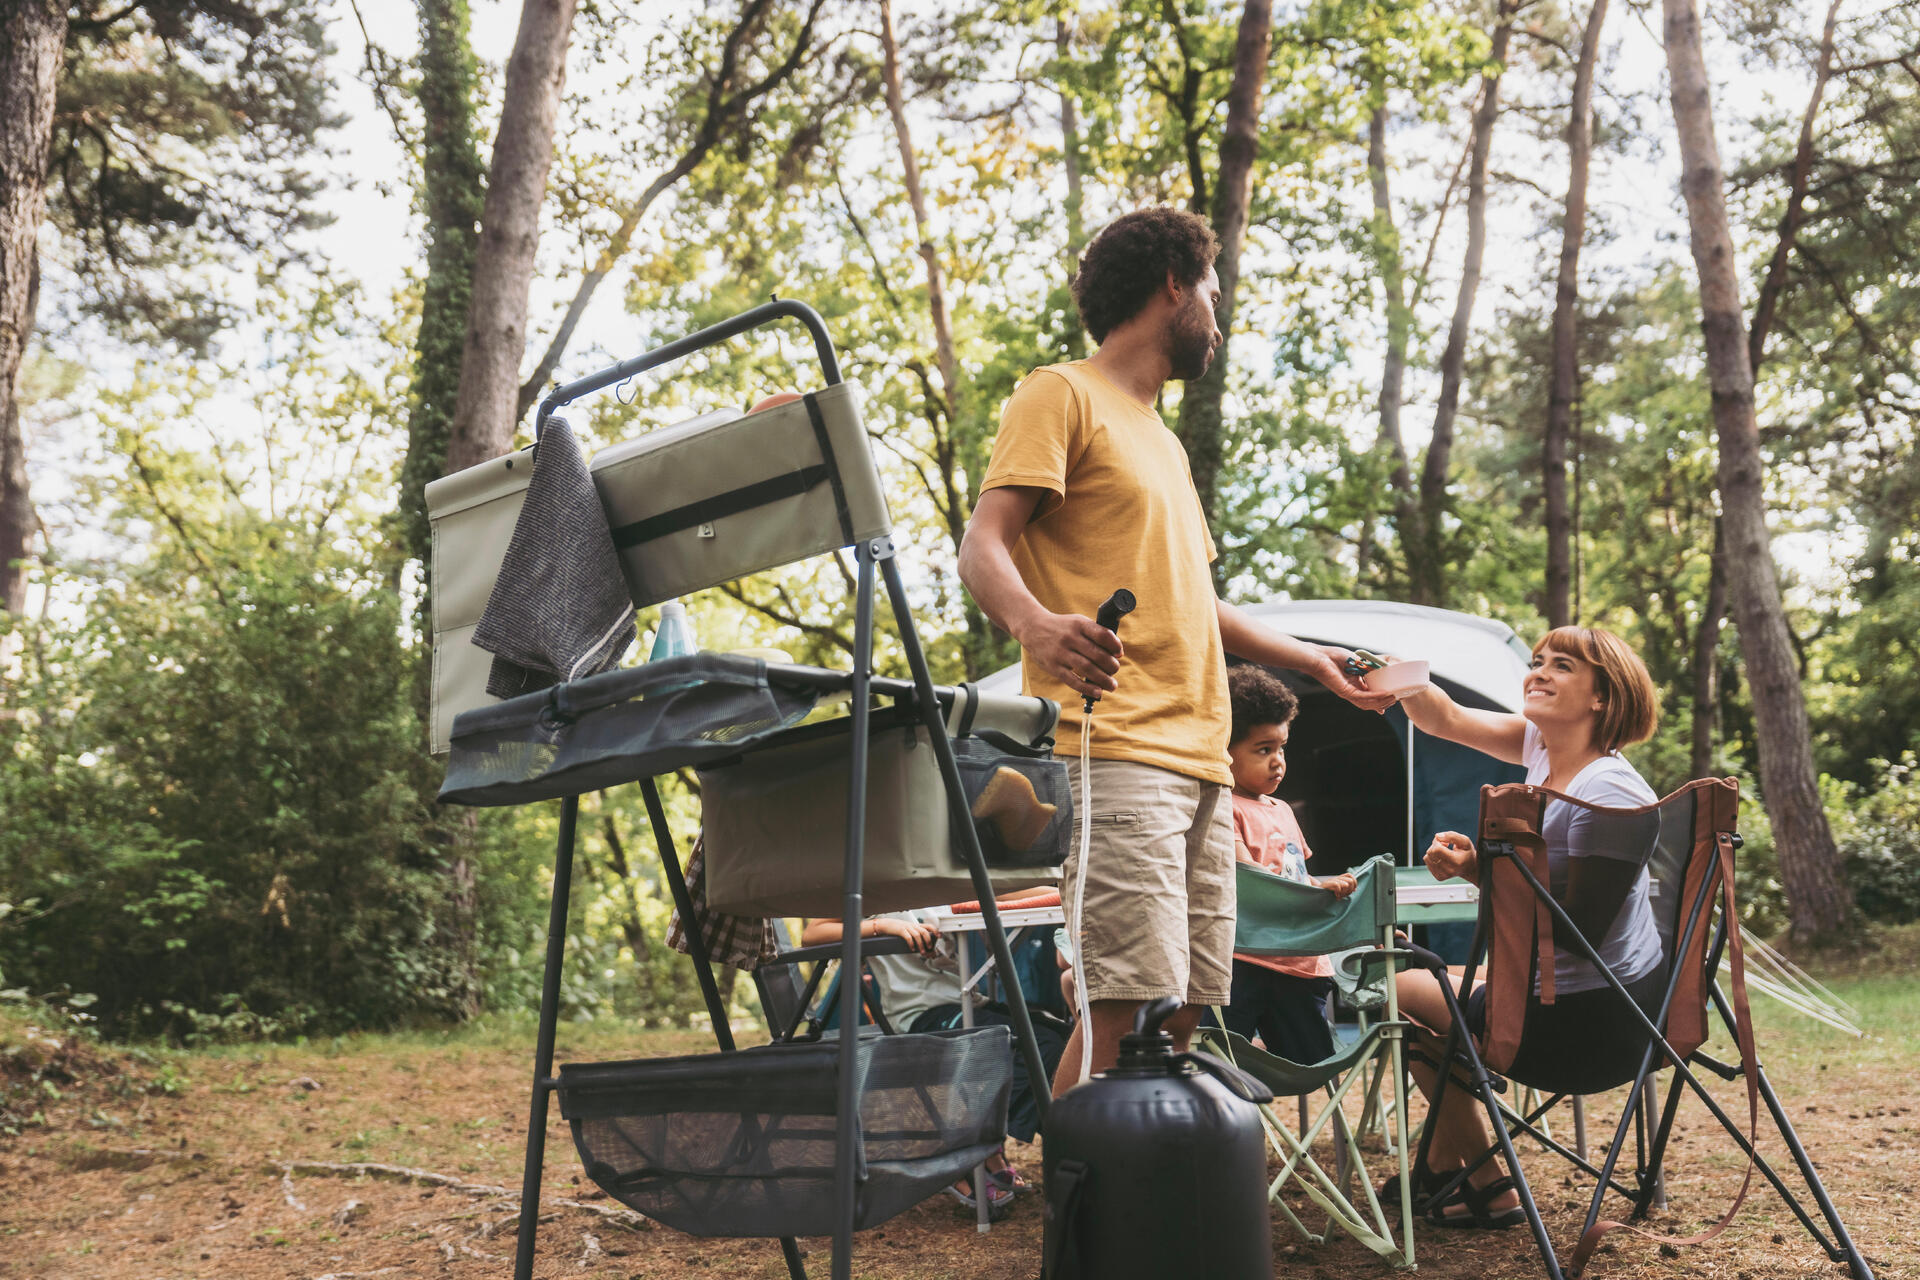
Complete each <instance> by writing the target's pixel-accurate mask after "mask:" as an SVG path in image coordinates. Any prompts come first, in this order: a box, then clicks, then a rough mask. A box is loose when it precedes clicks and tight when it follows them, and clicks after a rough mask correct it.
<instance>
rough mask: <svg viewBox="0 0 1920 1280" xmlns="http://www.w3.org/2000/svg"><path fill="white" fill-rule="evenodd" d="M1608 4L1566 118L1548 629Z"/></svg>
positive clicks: (1564, 598)
mask: <svg viewBox="0 0 1920 1280" xmlns="http://www.w3.org/2000/svg"><path fill="white" fill-rule="evenodd" d="M1606 20H1607V0H1593V8H1592V9H1591V10H1590V11H1588V13H1587V25H1586V29H1585V30H1584V31H1583V32H1582V33H1581V36H1580V59H1579V61H1578V62H1577V63H1576V64H1575V66H1574V72H1573V105H1572V107H1571V108H1570V109H1569V111H1568V118H1567V207H1566V218H1565V220H1564V224H1563V226H1562V230H1561V238H1560V280H1559V283H1558V285H1557V286H1556V288H1555V292H1554V300H1553V385H1552V388H1551V389H1550V390H1549V391H1548V393H1547V434H1546V438H1545V440H1544V441H1543V442H1542V443H1541V448H1540V461H1541V467H1542V471H1543V475H1542V476H1541V492H1542V495H1543V496H1544V498H1545V499H1546V508H1547V511H1546V516H1547V596H1546V610H1545V612H1546V615H1547V625H1548V626H1549V627H1564V626H1567V625H1568V624H1570V623H1571V622H1572V621H1573V606H1572V602H1571V596H1572V586H1573V521H1572V519H1571V518H1570V515H1569V513H1568V509H1567V437H1568V435H1569V434H1571V432H1572V430H1573V401H1574V397H1575V396H1576V395H1578V394H1579V390H1580V245H1581V242H1582V241H1583V240H1584V239H1585V238H1586V232H1587V166H1588V161H1589V159H1590V158H1591V156H1592V153H1593V65H1594V62H1595V60H1596V58H1597V57H1598V55H1599V53H1600V28H1601V26H1602V25H1603V24H1604V23H1605V22H1606Z"/></svg>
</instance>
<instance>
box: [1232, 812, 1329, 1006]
mask: <svg viewBox="0 0 1920 1280" xmlns="http://www.w3.org/2000/svg"><path fill="white" fill-rule="evenodd" d="M1233 840H1234V843H1235V844H1236V845H1240V846H1245V848H1246V850H1247V852H1248V853H1249V854H1251V855H1252V857H1253V860H1254V862H1255V863H1257V864H1258V865H1259V866H1260V867H1261V869H1263V870H1266V871H1271V872H1273V873H1274V874H1275V875H1279V876H1285V877H1286V878H1287V879H1289V880H1297V881H1299V882H1300V883H1302V884H1312V883H1313V878H1312V877H1311V876H1309V875H1308V874H1307V859H1308V858H1310V857H1312V856H1313V852H1312V850H1310V849H1308V848H1307V837H1306V836H1305V835H1303V834H1302V833H1301V831H1300V823H1299V821H1298V820H1297V819H1296V818H1295V817H1294V816H1293V807H1292V806H1291V805H1288V804H1286V803H1284V802H1282V801H1279V800H1275V799H1274V798H1273V797H1272V796H1243V795H1241V794H1240V793H1239V792H1237V791H1236V792H1234V793H1233ZM1238 852H1239V850H1238V849H1236V850H1235V853H1236V855H1237V854H1238ZM1234 959H1236V960H1245V961H1246V962H1247V963H1248V964H1257V965H1260V966H1262V967H1264V968H1268V969H1272V970H1274V971H1275V972H1276V973H1288V974H1292V975H1293V976H1294V977H1297V978H1330V977H1332V976H1333V965H1332V964H1330V963H1329V962H1328V960H1327V958H1326V957H1325V956H1249V955H1242V954H1240V953H1239V952H1235V953H1234Z"/></svg>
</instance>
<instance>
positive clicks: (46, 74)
mask: <svg viewBox="0 0 1920 1280" xmlns="http://www.w3.org/2000/svg"><path fill="white" fill-rule="evenodd" d="M66 42H67V7H66V5H65V4H62V3H58V2H57V0H0V610H4V611H5V612H7V613H16V614H17V613H19V612H20V611H21V610H22V609H23V608H24V607H25V606H26V596H27V574H26V560H27V544H28V542H29V541H30V540H31V538H32V537H33V531H34V529H35V528H36V527H37V525H38V523H39V522H38V520H37V518H36V517H35V515H34V510H33V497H32V495H31V494H30V493H29V492H28V490H27V449H26V436H25V434H24V433H23V432H22V430H21V427H20V366H21V363H22V362H23V360H24V359H25V356H26V349H27V336H28V335H29V334H30V333H31V332H32V331H33V313H34V308H35V304H36V302H37V301H38V296H39V292H40V289H39V285H40V251H39V245H38V236H39V233H40V219H41V217H42V216H43V215H44V214H45V212H46V197H47V153H48V149H49V148H50V146H51V145H52V140H53V104H54V87H55V85H56V83H57V82H58V79H59V75H60V59H61V54H62V52H63V50H64V49H65V47H66Z"/></svg>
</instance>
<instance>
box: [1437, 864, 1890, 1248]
mask: <svg viewBox="0 0 1920 1280" xmlns="http://www.w3.org/2000/svg"><path fill="white" fill-rule="evenodd" d="M1483 850H1484V851H1486V852H1489V853H1491V854H1493V855H1494V856H1505V857H1508V858H1510V859H1511V860H1512V862H1513V865H1514V866H1515V867H1517V868H1519V871H1520V874H1521V875H1522V876H1524V877H1525V878H1526V880H1527V883H1528V885H1529V886H1530V887H1531V889H1532V890H1533V892H1534V894H1535V895H1536V896H1537V897H1538V899H1539V900H1540V901H1541V902H1544V903H1545V904H1546V906H1547V909H1548V910H1549V911H1550V912H1551V913H1552V914H1553V916H1554V919H1555V921H1556V923H1557V924H1558V926H1559V928H1557V929H1556V930H1555V932H1556V934H1562V933H1564V935H1565V936H1570V937H1572V938H1573V939H1574V941H1575V944H1576V946H1577V948H1578V949H1579V950H1580V951H1581V952H1582V953H1583V954H1584V956H1585V958H1586V959H1587V961H1588V962H1589V963H1590V964H1592V965H1593V966H1594V968H1595V969H1597V970H1598V971H1599V972H1600V975H1601V976H1602V977H1603V978H1605V979H1606V981H1607V984H1608V985H1609V986H1611V987H1612V988H1613V990H1614V993H1615V994H1616V995H1617V996H1619V998H1620V999H1622V1000H1624V1001H1625V1002H1626V1004H1627V1007H1628V1008H1630V1009H1632V1010H1633V1011H1634V1014H1635V1016H1636V1017H1637V1018H1638V1019H1639V1021H1640V1023H1641V1025H1642V1027H1643V1028H1644V1029H1645V1030H1646V1031H1647V1033H1648V1036H1649V1038H1650V1043H1649V1044H1648V1046H1647V1051H1646V1055H1645V1058H1644V1059H1643V1064H1642V1070H1641V1072H1640V1074H1639V1076H1638V1077H1637V1078H1636V1081H1635V1087H1634V1096H1633V1098H1632V1099H1630V1100H1629V1104H1628V1107H1627V1110H1626V1112H1625V1113H1623V1115H1622V1116H1621V1126H1620V1132H1619V1133H1618V1134H1616V1136H1615V1141H1614V1152H1617V1151H1618V1149H1619V1147H1620V1145H1621V1141H1622V1139H1623V1138H1624V1136H1625V1126H1626V1124H1627V1122H1628V1120H1629V1119H1630V1118H1631V1116H1632V1115H1633V1113H1634V1112H1635V1110H1636V1109H1637V1107H1636V1102H1637V1100H1638V1098H1639V1096H1640V1094H1641V1092H1642V1086H1643V1085H1644V1083H1645V1080H1646V1077H1647V1076H1648V1075H1649V1074H1650V1073H1651V1071H1652V1064H1653V1063H1654V1062H1655V1061H1657V1060H1659V1058H1658V1057H1656V1055H1659V1057H1664V1059H1665V1060H1666V1061H1667V1062H1669V1063H1671V1064H1672V1065H1673V1070H1674V1075H1675V1078H1676V1081H1675V1088H1676V1089H1677V1088H1678V1086H1679V1084H1680V1083H1682V1082H1684V1083H1685V1084H1686V1085H1687V1087H1689V1088H1690V1089H1692V1090H1693V1092H1694V1094H1695V1095H1696V1096H1697V1097H1698V1098H1699V1099H1700V1101H1701V1102H1702V1104H1704V1105H1705V1106H1706V1108H1707V1110H1708V1111H1709V1112H1711V1113H1712V1115H1713V1117H1714V1119H1715V1120H1717V1121H1718V1122H1719V1123H1720V1126H1721V1128H1723V1129H1724V1130H1726V1132H1727V1133H1728V1135H1729V1136H1731V1137H1732V1138H1733V1140H1734V1142H1735V1144H1736V1145H1737V1146H1739V1148H1740V1150H1741V1152H1742V1154H1744V1155H1746V1156H1747V1157H1748V1158H1749V1159H1751V1160H1752V1161H1753V1163H1754V1166H1755V1167H1756V1168H1757V1169H1759V1171H1760V1172H1761V1173H1762V1174H1763V1175H1764V1176H1765V1177H1766V1179H1767V1181H1768V1182H1770V1183H1771V1184H1772V1185H1773V1188H1774V1190H1775V1191H1776V1192H1778V1193H1779V1195H1780V1198H1781V1199H1782V1200H1784V1201H1785V1202H1786V1204H1787V1208H1788V1209H1789V1210H1790V1211H1791V1212H1792V1213H1793V1215H1794V1216H1795V1217H1796V1218H1798V1219H1799V1220H1800V1224H1801V1225H1802V1226H1804V1227H1805V1228H1806V1229H1807V1231H1808V1233H1809V1234H1810V1235H1812V1236H1813V1238H1814V1241H1815V1242H1816V1243H1818V1244H1819V1245H1820V1246H1821V1247H1822V1249H1823V1250H1824V1251H1825V1252H1826V1253H1827V1256H1828V1257H1829V1258H1831V1259H1832V1260H1833V1261H1835V1262H1845V1263H1846V1264H1847V1267H1848V1269H1849V1270H1850V1271H1851V1272H1852V1273H1853V1276H1854V1278H1855V1280H1873V1272H1872V1269H1871V1268H1869V1267H1868V1265H1867V1262H1866V1259H1865V1258H1864V1257H1862V1256H1861V1254H1860V1251H1859V1250H1858V1249H1857V1248H1855V1247H1854V1244H1853V1240H1852V1237H1851V1236H1850V1235H1849V1233H1848V1232H1847V1229H1846V1226H1845V1225H1844V1224H1843V1223H1842V1222H1841V1221H1840V1216H1839V1213H1838V1212H1837V1211H1836V1210H1835V1209H1834V1208H1833V1204H1832V1200H1831V1199H1830V1197H1828V1195H1827V1192H1826V1188H1825V1186H1824V1185H1823V1184H1822V1183H1821V1182H1820V1178H1819V1175H1818V1174H1817V1173H1816V1172H1815V1171H1814V1168H1813V1164H1812V1161H1810V1160H1809V1159H1808V1158H1807V1154H1806V1151H1805V1149H1804V1148H1803V1147H1802V1146H1801V1145H1800V1140H1799V1136H1798V1135H1797V1134H1795V1133H1794V1132H1793V1125H1792V1122H1791V1121H1789V1120H1788V1119H1787V1116H1786V1113H1785V1111H1784V1110H1783V1109H1782V1108H1781V1106H1780V1102H1779V1098H1778V1097H1777V1095H1775V1093H1774V1090H1773V1085H1772V1083H1771V1081H1769V1080H1768V1079H1767V1074H1766V1070H1765V1069H1764V1068H1763V1067H1761V1066H1760V1064H1759V1063H1758V1061H1756V1062H1755V1063H1754V1064H1753V1068H1754V1076H1755V1080H1756V1084H1757V1089H1756V1092H1757V1093H1758V1094H1759V1096H1760V1097H1761V1098H1762V1099H1763V1100H1764V1101H1765V1102H1766V1104H1767V1110H1768V1113H1769V1114H1770V1115H1771V1116H1772V1117H1773V1120H1774V1124H1775V1126H1776V1128H1777V1129H1778V1130H1779V1132H1780V1135H1781V1137H1782V1138H1783V1139H1784V1140H1785V1141H1786V1143H1787V1147H1788V1149H1789V1150H1790V1151H1791V1152H1792V1153H1793V1156H1794V1161H1795V1163H1796V1165H1797V1166H1798V1168H1799V1172H1800V1174H1801V1177H1802V1178H1803V1179H1804V1180H1805V1182H1806V1185H1807V1189H1808V1191H1809V1192H1810V1193H1811V1194H1812V1195H1813V1197H1814V1200H1815V1202H1816V1203H1817V1204H1818V1205H1819V1206H1820V1209H1821V1211H1822V1214H1823V1215H1824V1216H1825V1217H1826V1219H1827V1221H1828V1224H1829V1225H1830V1226H1831V1227H1832V1228H1833V1230H1834V1234H1835V1236H1836V1238H1837V1240H1838V1241H1839V1243H1838V1244H1837V1245H1836V1244H1834V1243H1830V1242H1829V1241H1828V1240H1827V1238H1826V1237H1825V1235H1823V1234H1822V1233H1821V1232H1820V1230H1819V1229H1818V1228H1817V1227H1816V1226H1815V1224H1814V1222H1813V1220H1812V1218H1811V1217H1809V1216H1808V1214H1807V1212H1806V1210H1805V1208H1804V1207H1802V1206H1801V1204H1800V1202H1799V1201H1798V1200H1797V1199H1796V1198H1795V1197H1794V1195H1793V1193H1792V1192H1791V1191H1790V1190H1789V1189H1788V1188H1787V1186H1786V1184H1785V1183H1784V1182H1783V1181H1782V1180H1781V1178H1780V1176H1779V1174H1778V1173H1776V1172H1775V1171H1774V1169H1773V1166H1772V1165H1770V1164H1769V1163H1768V1162H1767V1161H1766V1160H1765V1159H1764V1158H1763V1157H1762V1156H1761V1155H1760V1153H1759V1152H1758V1151H1756V1150H1755V1149H1754V1146H1753V1143H1752V1142H1751V1141H1750V1140H1749V1139H1748V1137H1747V1135H1746V1134H1744V1133H1742V1132H1741V1131H1740V1128H1739V1125H1738V1124H1737V1123H1736V1122H1735V1121H1734V1119H1733V1118H1732V1117H1731V1116H1730V1115H1728V1114H1727V1112H1726V1110H1725V1108H1723V1107H1721V1106H1720V1104H1719V1103H1718V1102H1716V1101H1715V1100H1714V1098H1713V1096H1712V1095H1711V1094H1710V1093H1708V1092H1707V1090H1706V1087H1705V1086H1704V1085H1702V1084H1701V1083H1700V1080H1699V1078H1698V1077H1697V1076H1695V1075H1694V1073H1693V1071H1692V1070H1691V1069H1690V1068H1689V1067H1688V1065H1687V1064H1686V1063H1685V1062H1682V1061H1680V1060H1679V1055H1678V1054H1676V1053H1675V1052H1674V1051H1673V1046H1672V1045H1670V1044H1668V1043H1667V1040H1666V1037H1665V1036H1664V1035H1662V1034H1661V1032H1660V1028H1659V1026H1657V1025H1656V1024H1655V1021H1654V1019H1652V1018H1649V1017H1648V1016H1647V1013H1646V1011H1645V1010H1644V1009H1641V1008H1640V1006H1639V1005H1638V1004H1636V1003H1635V1002H1634V1001H1633V999H1632V997H1631V996H1629V995H1628V993H1627V989H1626V987H1625V986H1624V985H1623V984H1622V983H1621V982H1620V980H1619V978H1618V977H1616V976H1615V975H1614V973H1613V971H1612V970H1611V969H1609V968H1608V967H1607V965H1606V963H1605V962H1604V961H1603V960H1601V958H1600V956H1599V953H1598V952H1597V951H1595V949H1594V947H1593V945H1592V944H1591V943H1590V942H1588V941H1587V939H1586V937H1585V936H1584V935H1582V934H1581V933H1580V931H1579V929H1578V928H1576V927H1575V926H1574V924H1573V921H1572V920H1571V919H1569V918H1568V916H1567V913H1566V911H1565V909H1564V908H1562V907H1561V905H1560V904H1559V903H1558V902H1556V901H1555V900H1554V898H1553V896H1552V894H1550V893H1548V892H1547V889H1546V887H1545V886H1544V885H1542V884H1541V883H1540V881H1539V879H1538V878H1537V877H1536V876H1535V875H1534V874H1533V871H1532V869H1531V868H1530V867H1528V866H1527V864H1526V863H1525V861H1523V860H1522V859H1520V858H1517V857H1513V848H1512V846H1511V845H1503V844H1501V843H1500V842H1496V841H1488V842H1486V843H1485V845H1483ZM1713 887H1714V880H1713V878H1712V877H1708V878H1706V879H1705V880H1703V882H1702V884H1701V888H1700V897H1699V899H1697V900H1696V901H1695V902H1694V904H1693V906H1692V908H1691V910H1690V912H1689V916H1688V921H1687V926H1686V929H1685V930H1684V931H1683V932H1682V934H1681V938H1680V942H1679V944H1678V945H1677V946H1676V947H1675V948H1674V950H1675V953H1676V954H1678V955H1682V956H1684V955H1686V954H1688V950H1689V944H1690V942H1691V939H1692V936H1693V932H1694V930H1695V929H1696V928H1697V927H1698V926H1699V925H1700V924H1701V923H1702V922H1703V920H1704V913H1705V912H1706V911H1708V910H1710V908H1709V907H1708V906H1707V901H1708V897H1709V895H1710V894H1711V892H1712V889H1713ZM1726 932H1727V922H1726V921H1725V920H1724V919H1721V920H1720V921H1719V923H1718V926H1717V929H1716V933H1715V936H1714V940H1713V943H1712V945H1711V947H1710V948H1709V949H1708V954H1709V956H1711V957H1712V958H1713V960H1714V961H1715V963H1716V965H1717V961H1718V958H1719V956H1720V953H1721V949H1722V947H1724V946H1725V944H1726ZM1675 985H1676V984H1675V983H1674V982H1673V981H1669V983H1668V988H1667V992H1666V995H1665V997H1664V998H1663V999H1662V1001H1661V1005H1660V1009H1659V1014H1658V1016H1659V1018H1660V1020H1661V1021H1663V1022H1664V1020H1665V1018H1666V1015H1667V1011H1668V1005H1669V1003H1670V1001H1671V1000H1672V998H1673V992H1674V988H1675ZM1441 986H1442V990H1443V991H1445V990H1447V984H1445V983H1442V984H1441ZM1707 992H1708V996H1709V998H1710V999H1711V1001H1712V1003H1713V1005H1714V1007H1715V1009H1716V1010H1717V1011H1718V1012H1719V1014H1720V1019H1721V1022H1722V1024H1723V1025H1725V1026H1726V1027H1727V1028H1729V1029H1731V1028H1733V1026H1734V1025H1735V1019H1734V1016H1733V1010H1732V1009H1731V1008H1730V1007H1728V1005H1727V1001H1726V997H1725V995H1723V994H1722V993H1721V991H1720V984H1719V983H1718V982H1717V981H1715V982H1710V983H1709V984H1708V986H1707ZM1448 1004H1449V1006H1450V1007H1451V1011H1452V1012H1453V1015H1454V1019H1455V1032H1456V1033H1457V1032H1458V1030H1459V1027H1460V1023H1459V1017H1460V1014H1459V1008H1458V1004H1457V1001H1455V1000H1454V999H1453V996H1452V993H1451V991H1448ZM1465 1047H1466V1050H1467V1053H1468V1055H1469V1056H1470V1058H1471V1059H1472V1061H1473V1062H1474V1063H1475V1064H1476V1068H1477V1064H1478V1063H1479V1059H1480V1055H1479V1052H1478V1049H1477V1047H1476V1046H1475V1045H1473V1044H1472V1042H1471V1041H1470V1040H1469V1041H1468V1042H1467V1044H1466V1046H1465ZM1445 1079H1446V1077H1445V1075H1444V1074H1443V1075H1442V1077H1441V1081H1442V1084H1443V1085H1444V1083H1445ZM1488 1102H1489V1106H1490V1110H1493V1109H1492V1108H1491V1095H1490V1093H1489V1095H1488ZM1668 1118H1670V1117H1668ZM1492 1119H1493V1123H1494V1128H1495V1130H1496V1131H1497V1132H1498V1133H1499V1134H1500V1136H1501V1138H1502V1145H1503V1148H1506V1149H1507V1158H1508V1161H1509V1168H1510V1169H1512V1170H1513V1173H1514V1182H1515V1184H1516V1185H1518V1186H1519V1187H1521V1188H1522V1191H1521V1201H1522V1202H1523V1204H1524V1203H1527V1202H1528V1201H1530V1199H1531V1197H1530V1196H1529V1195H1528V1193H1527V1192H1526V1191H1525V1189H1524V1188H1525V1186H1526V1183H1525V1179H1524V1178H1523V1177H1521V1176H1520V1172H1519V1166H1518V1165H1517V1163H1513V1155H1512V1152H1511V1149H1510V1144H1508V1143H1507V1142H1506V1141H1505V1133H1506V1130H1505V1126H1504V1125H1503V1124H1502V1123H1501V1121H1500V1117H1499V1115H1498V1114H1497V1111H1494V1113H1493V1114H1492ZM1660 1149H1661V1151H1662V1152H1664V1143H1662V1144H1661V1146H1660ZM1422 1152H1423V1154H1424V1146H1423V1148H1422ZM1612 1158H1613V1153H1610V1155H1609V1164H1608V1167H1609V1168H1611V1162H1612ZM1652 1168H1653V1172H1654V1174H1655V1176H1657V1174H1658V1169H1659V1166H1658V1165H1657V1164H1655V1165H1653V1166H1652ZM1604 1190H1605V1187H1604V1184H1603V1185H1602V1187H1600V1188H1597V1189H1596V1191H1595V1201H1596V1203H1595V1205H1593V1206H1590V1207H1589V1209H1588V1226H1589V1227H1591V1226H1592V1224H1593V1222H1594V1221H1595V1220H1596V1216H1597V1215H1596V1210H1597V1202H1598V1198H1599V1196H1600V1195H1601V1194H1602V1193H1603V1192H1604ZM1533 1217H1534V1214H1533V1213H1532V1212H1531V1211H1529V1219H1530V1220H1532V1219H1533ZM1541 1248H1542V1253H1543V1255H1544V1256H1545V1257H1546V1258H1547V1263H1548V1274H1549V1275H1550V1276H1552V1277H1553V1280H1560V1274H1559V1268H1558V1260H1557V1259H1555V1258H1554V1257H1553V1256H1552V1253H1551V1248H1550V1246H1549V1245H1548V1244H1547V1242H1546V1241H1545V1239H1544V1232H1542V1236H1541Z"/></svg>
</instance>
